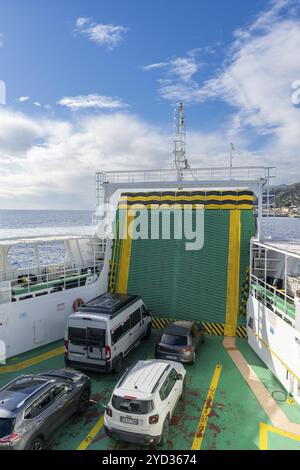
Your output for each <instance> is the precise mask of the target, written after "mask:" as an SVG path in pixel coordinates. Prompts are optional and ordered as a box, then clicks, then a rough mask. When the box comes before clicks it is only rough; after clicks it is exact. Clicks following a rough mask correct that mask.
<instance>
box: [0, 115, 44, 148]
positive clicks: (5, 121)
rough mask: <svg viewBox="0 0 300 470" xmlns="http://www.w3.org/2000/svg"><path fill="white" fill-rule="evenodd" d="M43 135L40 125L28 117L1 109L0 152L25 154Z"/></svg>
mask: <svg viewBox="0 0 300 470" xmlns="http://www.w3.org/2000/svg"><path fill="white" fill-rule="evenodd" d="M42 134H43V131H42V128H41V127H40V125H39V124H38V123H37V122H35V121H33V120H32V119H30V118H29V117H27V116H26V115H24V114H21V113H16V112H11V111H9V110H8V109H5V108H0V152H1V151H2V152H4V153H8V154H14V153H15V152H25V151H26V150H27V149H29V148H31V146H32V145H33V144H34V142H35V141H36V140H37V139H38V138H39V137H40V136H41V135H42Z"/></svg>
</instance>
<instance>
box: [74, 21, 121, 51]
mask: <svg viewBox="0 0 300 470" xmlns="http://www.w3.org/2000/svg"><path fill="white" fill-rule="evenodd" d="M75 31H76V32H77V33H80V34H83V35H84V36H86V37H87V38H88V39H89V40H90V41H93V42H95V43H96V44H97V45H98V46H107V47H108V48H109V49H113V48H114V47H116V46H118V45H119V44H120V43H121V42H122V41H123V40H124V35H125V33H126V32H127V31H128V28H125V27H124V26H117V25H114V24H101V23H98V24H97V23H95V22H94V21H93V20H92V19H91V18H85V17H80V18H77V20H76V23H75Z"/></svg>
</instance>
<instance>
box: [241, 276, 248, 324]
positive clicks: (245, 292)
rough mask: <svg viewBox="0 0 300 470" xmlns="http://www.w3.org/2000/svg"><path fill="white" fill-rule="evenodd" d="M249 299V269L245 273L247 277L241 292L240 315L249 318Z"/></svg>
mask: <svg viewBox="0 0 300 470" xmlns="http://www.w3.org/2000/svg"><path fill="white" fill-rule="evenodd" d="M248 297H249V267H248V268H247V269H246V271H245V277H244V281H243V286H242V290H241V301H240V315H242V316H243V317H246V316H247V302H248Z"/></svg>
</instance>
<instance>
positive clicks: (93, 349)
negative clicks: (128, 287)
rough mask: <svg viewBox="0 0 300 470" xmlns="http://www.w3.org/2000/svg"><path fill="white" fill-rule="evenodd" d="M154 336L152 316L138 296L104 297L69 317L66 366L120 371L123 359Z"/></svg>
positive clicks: (118, 295) (106, 295)
mask: <svg viewBox="0 0 300 470" xmlns="http://www.w3.org/2000/svg"><path fill="white" fill-rule="evenodd" d="M150 335H151V315H150V312H149V311H148V309H147V308H146V306H145V304H144V302H143V301H142V299H141V298H140V297H138V296H137V295H126V294H109V293H106V294H103V295H100V296H99V297H96V298H95V299H93V300H90V301H89V302H87V303H85V304H84V305H83V306H81V308H80V311H78V312H76V313H74V314H72V315H70V316H69V318H68V321H67V326H66V332H65V363H66V366H70V367H75V368H76V369H84V370H94V371H98V372H111V371H115V372H120V371H121V369H122V365H123V358H124V357H125V356H126V355H127V354H128V353H129V352H130V351H131V349H133V348H134V347H135V346H137V345H138V344H139V342H140V341H141V339H143V338H149V337H150Z"/></svg>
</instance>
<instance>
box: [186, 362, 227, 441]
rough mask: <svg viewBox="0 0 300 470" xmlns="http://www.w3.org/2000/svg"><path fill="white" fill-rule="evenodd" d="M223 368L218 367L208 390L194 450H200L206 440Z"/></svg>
mask: <svg viewBox="0 0 300 470" xmlns="http://www.w3.org/2000/svg"><path fill="white" fill-rule="evenodd" d="M221 370H222V366H220V365H217V366H216V368H215V371H214V375H213V378H212V381H211V384H210V387H209V390H208V394H207V397H206V400H205V403H204V407H203V410H202V414H201V418H200V420H199V423H198V427H197V431H196V434H195V437H194V441H193V445H192V450H200V449H201V445H202V441H203V438H204V433H205V429H206V425H207V421H208V418H209V414H210V412H211V409H212V405H213V401H214V397H215V393H216V390H217V386H218V382H219V378H220V374H221Z"/></svg>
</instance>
